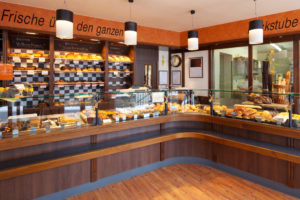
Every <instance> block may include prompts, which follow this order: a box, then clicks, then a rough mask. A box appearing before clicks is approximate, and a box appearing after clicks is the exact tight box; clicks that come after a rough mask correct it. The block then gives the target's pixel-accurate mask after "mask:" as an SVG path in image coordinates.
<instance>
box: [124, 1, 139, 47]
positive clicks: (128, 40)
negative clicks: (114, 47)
mask: <svg viewBox="0 0 300 200" xmlns="http://www.w3.org/2000/svg"><path fill="white" fill-rule="evenodd" d="M128 2H129V3H130V4H132V3H133V0H128ZM130 19H131V5H130ZM124 43H125V44H126V45H136V44H137V23H135V22H132V21H128V22H125V34H124Z"/></svg>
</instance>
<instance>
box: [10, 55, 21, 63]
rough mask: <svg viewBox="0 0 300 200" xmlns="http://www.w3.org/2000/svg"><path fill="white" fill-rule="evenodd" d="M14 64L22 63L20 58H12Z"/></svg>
mask: <svg viewBox="0 0 300 200" xmlns="http://www.w3.org/2000/svg"><path fill="white" fill-rule="evenodd" d="M12 59H13V61H14V62H21V58H20V57H15V56H14V57H13V58H12Z"/></svg>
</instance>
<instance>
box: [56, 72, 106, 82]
mask: <svg viewBox="0 0 300 200" xmlns="http://www.w3.org/2000/svg"><path fill="white" fill-rule="evenodd" d="M59 80H63V81H88V82H97V81H104V74H101V73H82V74H81V75H80V76H78V74H77V72H65V73H55V76H54V81H59Z"/></svg>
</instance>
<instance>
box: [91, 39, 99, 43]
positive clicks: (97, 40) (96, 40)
mask: <svg viewBox="0 0 300 200" xmlns="http://www.w3.org/2000/svg"><path fill="white" fill-rule="evenodd" d="M90 40H91V41H95V42H99V41H100V40H99V39H95V38H91V39H90Z"/></svg>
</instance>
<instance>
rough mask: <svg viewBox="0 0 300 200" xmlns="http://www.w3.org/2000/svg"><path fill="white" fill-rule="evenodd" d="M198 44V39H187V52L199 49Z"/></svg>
mask: <svg viewBox="0 0 300 200" xmlns="http://www.w3.org/2000/svg"><path fill="white" fill-rule="evenodd" d="M198 43H199V40H198V38H189V39H188V50H189V51H195V50H198V48H199V45H198Z"/></svg>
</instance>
